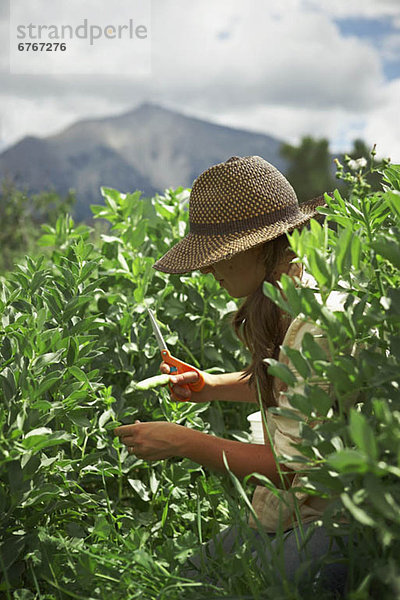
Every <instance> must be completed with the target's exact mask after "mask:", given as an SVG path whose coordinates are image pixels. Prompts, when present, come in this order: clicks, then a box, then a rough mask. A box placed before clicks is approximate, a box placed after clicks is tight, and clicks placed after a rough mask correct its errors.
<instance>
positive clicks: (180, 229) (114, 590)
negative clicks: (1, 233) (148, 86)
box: [0, 165, 400, 600]
mask: <svg viewBox="0 0 400 600" xmlns="http://www.w3.org/2000/svg"><path fill="white" fill-rule="evenodd" d="M384 173H385V182H384V185H385V190H384V191H383V192H379V193H374V194H370V193H369V189H368V186H367V184H366V183H365V181H364V180H363V178H362V176H361V175H360V173H358V172H354V171H353V172H350V171H348V172H347V174H344V175H343V177H345V179H347V180H348V184H349V192H348V196H347V197H346V199H345V200H343V199H342V197H341V196H340V195H339V194H338V193H337V194H336V195H335V198H334V199H333V200H329V201H328V203H329V204H328V208H327V209H325V210H324V212H325V213H326V214H327V224H328V223H329V224H330V227H329V228H328V227H327V226H324V227H321V226H320V225H318V224H317V223H316V222H313V224H312V226H311V229H310V230H304V231H303V232H302V233H301V234H299V233H298V232H295V233H294V234H293V235H292V236H290V239H291V243H292V246H293V248H294V250H295V251H296V253H297V255H298V256H299V257H300V258H301V259H302V260H303V262H304V263H305V265H306V267H307V270H308V271H309V272H310V273H311V274H312V275H313V276H314V277H315V279H316V280H317V282H318V284H319V288H320V290H319V291H320V294H321V298H320V299H317V298H316V292H314V291H312V290H305V289H300V288H295V287H294V285H293V284H292V282H291V280H290V279H288V278H285V277H283V278H282V281H281V285H282V286H283V290H284V292H285V296H286V301H283V300H282V297H281V296H280V295H279V294H278V293H277V290H276V288H273V287H271V286H268V285H266V286H265V293H266V294H267V295H269V296H270V297H271V298H272V299H273V300H275V301H276V302H278V303H279V304H280V305H281V306H282V307H283V308H285V309H286V310H288V311H289V312H290V313H291V314H292V315H293V316H297V315H298V314H300V313H304V314H305V315H307V316H308V317H309V318H310V319H312V320H314V321H315V322H316V323H318V325H319V326H320V327H322V328H323V329H324V330H325V332H326V334H327V337H328V341H329V350H330V357H327V356H325V355H324V354H321V350H320V349H319V346H317V345H316V344H315V343H313V341H312V339H309V338H307V339H305V340H304V343H303V349H302V351H301V352H299V353H295V352H293V353H291V355H290V358H291V360H292V361H293V363H294V364H295V366H296V368H297V370H298V371H299V373H300V374H301V376H302V377H304V378H305V380H306V382H307V386H306V388H305V392H304V395H303V396H300V395H296V396H293V397H292V400H291V401H292V404H293V406H294V407H296V408H298V409H300V410H301V411H302V413H303V414H304V415H306V416H307V415H308V416H312V417H313V419H314V420H315V422H316V423H317V424H316V426H315V427H314V428H313V429H311V428H310V427H309V426H308V425H307V424H306V423H303V436H304V444H303V446H302V452H303V454H305V455H306V456H307V457H308V461H307V462H305V463H304V478H303V485H304V488H305V489H307V490H308V491H309V493H313V494H317V495H321V496H327V495H329V496H331V495H333V496H334V497H335V501H334V502H333V503H332V505H331V509H330V512H329V514H326V516H325V517H324V522H325V525H326V526H327V527H328V528H329V529H330V530H331V532H332V534H335V533H340V532H342V533H347V534H348V535H349V539H350V543H349V546H348V549H347V550H346V553H347V554H346V557H347V560H348V563H349V568H350V578H349V593H348V598H349V599H350V598H351V599H352V600H363V599H367V598H375V597H376V594H377V593H379V597H380V598H394V597H398V596H400V568H399V564H398V556H399V555H400V482H399V476H400V452H399V439H400V391H399V375H398V372H399V358H400V342H399V335H398V334H399V329H400V308H399V307H400V291H399V283H400V248H399V227H400V166H398V165H394V166H391V167H387V166H386V167H385V171H384ZM103 195H104V198H105V203H106V205H105V206H93V207H92V210H93V213H94V215H95V216H96V217H97V218H101V219H105V220H106V221H107V222H108V223H109V225H110V229H109V231H108V232H107V234H103V235H102V236H101V240H100V242H96V243H93V239H92V232H91V230H90V228H89V227H87V226H85V225H79V226H75V224H74V223H73V221H72V219H71V218H70V217H69V216H68V215H63V216H60V217H59V219H58V221H57V224H56V226H55V227H51V226H43V236H42V237H41V239H40V244H41V245H42V246H43V247H45V246H47V247H48V248H50V249H51V252H50V253H49V256H48V257H46V256H45V255H42V256H40V255H39V254H38V255H37V256H35V257H26V260H25V261H24V262H23V263H22V264H20V265H19V266H18V267H17V268H16V269H15V270H14V271H13V272H12V273H9V274H8V275H7V276H6V277H3V278H1V279H2V280H1V283H0V310H1V331H0V335H1V337H0V354H1V365H0V380H1V389H0V393H1V404H0V431H1V433H0V461H1V462H0V464H1V471H0V506H1V554H0V572H1V573H2V579H1V583H0V590H1V594H3V596H4V597H5V598H21V599H24V600H25V599H26V600H28V599H33V598H43V599H45V598H46V599H47V598H49V599H50V598H51V599H53V598H54V599H56V598H57V599H58V598H96V599H97V598H107V599H109V600H114V599H115V600H116V599H119V598H124V599H125V598H138V597H141V598H146V599H147V598H149V599H152V598H160V599H167V598H168V599H174V598H183V597H191V598H196V597H198V598H210V597H215V598H216V597H227V598H228V597H229V598H233V597H235V598H244V597H251V598H293V599H295V598H301V597H303V596H302V595H300V592H299V590H298V589H297V587H296V585H290V584H288V583H287V582H286V583H285V582H283V583H281V582H279V581H278V579H277V578H276V577H275V576H274V573H273V571H269V570H268V569H266V570H265V572H264V573H260V571H259V570H257V569H256V568H255V567H254V566H253V565H252V563H251V560H250V557H246V554H245V549H242V550H238V551H237V553H235V554H232V555H231V556H230V557H229V560H227V557H222V558H221V570H220V577H221V583H220V584H219V585H215V586H212V585H208V584H206V583H200V582H196V581H190V580H188V579H185V578H184V577H182V573H181V567H182V565H183V564H184V562H185V560H186V558H187V556H188V555H190V554H191V553H193V552H196V549H197V548H198V546H199V543H200V542H202V541H204V540H208V539H209V538H210V537H212V536H213V535H214V534H215V533H217V532H218V530H219V529H220V528H221V527H222V526H224V525H226V524H230V523H231V522H232V521H235V522H240V523H242V526H243V530H244V531H245V529H246V519H247V514H248V506H247V503H246V498H248V497H250V496H251V491H252V487H251V485H250V484H248V483H247V484H246V483H245V484H244V487H242V486H241V484H240V483H239V482H238V481H237V480H236V479H235V478H234V477H232V476H230V475H229V474H227V475H225V476H217V475H214V474H212V473H208V472H205V470H204V469H203V468H201V467H200V466H199V465H197V464H195V463H192V462H191V461H189V460H187V459H183V460H181V459H180V460H177V459H173V460H169V461H158V462H153V463H146V462H144V461H142V460H139V459H137V458H136V457H135V456H133V455H132V456H131V455H128V453H127V451H126V449H125V448H124V447H123V446H122V445H120V443H119V441H118V440H117V438H115V437H114V436H113V433H112V430H113V428H114V427H115V425H116V424H119V423H130V422H134V421H135V419H140V420H141V421H148V420H168V421H173V422H176V423H180V424H185V425H187V426H188V427H194V428H198V429H201V430H202V431H208V432H209V433H213V434H216V435H219V436H226V437H234V438H235V439H240V440H243V441H247V440H249V434H248V433H247V431H248V428H247V422H246V415H247V414H249V413H251V412H253V411H254V405H243V404H236V405H234V404H232V405H229V404H224V406H221V405H219V404H218V403H215V404H211V405H198V404H197V405H196V404H190V403H187V404H186V403H173V402H171V401H170V400H169V393H168V391H167V389H166V388H161V389H160V388H158V389H155V390H148V391H140V390H136V389H135V386H134V384H133V382H135V381H140V380H142V379H145V378H147V377H150V376H152V375H156V374H158V372H159V370H158V369H159V364H160V356H159V350H158V347H157V345H156V341H155V339H154V336H153V335H152V330H151V326H150V322H149V319H148V316H147V311H146V308H145V307H146V306H149V307H151V308H153V309H154V310H155V311H156V314H157V316H158V318H159V319H160V321H161V322H162V323H163V324H164V330H163V333H164V337H165V339H166V342H167V343H168V345H169V348H170V350H171V352H172V353H173V354H174V355H176V356H178V357H179V358H181V359H182V360H184V361H186V362H189V363H191V364H193V365H195V366H197V367H199V368H202V369H207V368H214V369H219V370H221V371H236V370H239V369H241V368H243V367H244V366H245V365H246V362H247V360H248V358H249V357H248V354H247V353H246V351H245V350H244V349H243V348H242V347H241V346H240V345H239V343H238V341H237V340H236V338H235V337H234V335H233V332H232V329H231V327H230V324H229V317H230V314H231V313H232V311H234V310H235V309H236V303H235V302H233V301H232V299H231V298H229V297H228V295H227V294H226V292H225V291H224V290H223V289H221V288H220V286H219V285H218V283H217V282H216V281H215V280H214V279H213V278H212V277H211V276H210V277H209V276H203V275H201V274H200V273H198V272H196V273H193V274H191V275H182V276H179V275H171V276H169V275H166V274H164V273H160V272H157V271H154V270H153V269H152V265H153V263H154V261H155V260H156V259H157V258H158V257H159V256H160V255H162V254H163V253H165V252H166V251H167V250H168V249H169V248H170V247H171V245H172V244H173V243H174V242H175V241H176V240H178V239H180V238H181V237H182V236H183V235H184V234H185V232H187V227H188V225H187V217H188V214H187V199H188V192H187V191H186V190H182V189H178V190H176V191H172V190H170V191H168V192H166V195H165V196H164V197H160V196H157V197H155V198H153V199H151V200H149V199H141V198H140V194H139V193H137V192H136V193H134V194H127V195H125V194H121V193H119V192H117V191H115V190H111V189H104V188H103ZM332 290H341V291H342V292H344V293H345V294H347V302H346V305H345V310H344V311H340V312H333V311H331V310H329V309H328V308H327V306H326V301H327V298H328V296H329V294H330V292H331V291H332ZM355 350H356V351H355ZM270 369H271V370H272V372H275V373H276V374H279V376H280V377H281V378H284V379H285V380H287V382H288V383H289V384H290V383H293V376H292V374H291V373H290V372H289V371H285V370H284V369H283V368H282V367H280V366H279V365H273V366H271V367H270ZM327 381H328V382H330V383H331V384H332V386H333V389H334V392H335V399H336V400H335V402H333V400H332V399H331V397H329V396H327V394H326V393H325V392H324V391H323V384H324V382H327ZM266 485H268V482H267V483H266ZM343 516H345V517H346V521H343V519H342V517H343ZM268 586H269V587H268ZM314 591H315V590H314ZM396 594H397V595H398V596H396ZM321 597H322V596H321Z"/></svg>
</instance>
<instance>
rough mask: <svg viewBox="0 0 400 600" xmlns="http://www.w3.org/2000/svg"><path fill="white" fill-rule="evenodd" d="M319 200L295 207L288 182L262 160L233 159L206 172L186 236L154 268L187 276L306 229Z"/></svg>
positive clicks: (197, 184) (196, 188) (193, 198)
mask: <svg viewBox="0 0 400 600" xmlns="http://www.w3.org/2000/svg"><path fill="white" fill-rule="evenodd" d="M324 204H325V201H324V198H323V196H320V197H318V198H314V199H313V200H309V201H308V202H303V203H302V204H300V205H299V202H298V200H297V197H296V194H295V191H294V190H293V188H292V186H291V185H290V183H289V182H288V181H287V179H286V178H285V177H284V176H283V175H282V173H280V172H279V171H278V169H276V168H275V167H274V166H272V165H271V164H270V163H268V162H267V161H266V160H264V159H263V158H261V157H260V156H245V157H243V158H241V157H239V156H232V157H231V158H229V159H228V160H227V161H226V162H222V163H219V164H217V165H214V166H213V167H210V168H209V169H207V170H206V171H204V172H203V173H202V174H201V175H199V177H197V179H196V180H195V181H194V183H193V187H192V191H191V193H190V198H189V223H190V233H188V235H186V236H185V237H184V238H183V239H182V240H181V241H180V242H178V243H177V244H175V246H173V247H172V248H171V249H170V250H169V251H168V252H167V253H166V254H164V256H162V257H161V258H160V259H159V260H158V261H157V262H156V263H155V264H154V265H153V266H154V268H155V269H157V270H159V271H164V272H165V273H188V272H190V271H195V270H197V269H200V268H201V267H207V266H209V265H211V264H212V263H215V262H218V261H220V260H223V259H228V258H231V257H232V256H233V255H235V254H237V253H238V252H243V251H244V250H248V249H249V248H252V247H253V246H257V245H258V244H262V243H263V242H267V241H269V240H273V239H274V238H277V237H278V236H280V235H282V234H283V233H285V232H288V231H291V230H293V229H295V228H296V227H299V226H301V225H304V224H305V223H307V222H308V221H309V220H310V219H311V218H312V217H315V216H316V215H317V214H318V213H317V211H316V207H317V206H321V205H324Z"/></svg>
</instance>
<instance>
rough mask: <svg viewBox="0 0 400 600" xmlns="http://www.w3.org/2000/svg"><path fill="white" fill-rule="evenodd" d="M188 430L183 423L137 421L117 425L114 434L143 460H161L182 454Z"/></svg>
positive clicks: (132, 452)
mask: <svg viewBox="0 0 400 600" xmlns="http://www.w3.org/2000/svg"><path fill="white" fill-rule="evenodd" d="M188 431H189V432H190V430H188V429H187V427H184V426H183V425H177V424H176V423H167V422H166V421H156V422H150V423H141V422H140V421H135V424H134V425H121V427H117V428H116V429H114V434H115V435H117V436H118V437H119V438H120V441H121V442H122V443H123V444H125V446H127V448H128V452H129V454H135V456H137V457H138V458H142V459H143V460H161V459H163V458H171V457H172V456H182V452H183V447H184V441H185V439H186V434H187V432H188Z"/></svg>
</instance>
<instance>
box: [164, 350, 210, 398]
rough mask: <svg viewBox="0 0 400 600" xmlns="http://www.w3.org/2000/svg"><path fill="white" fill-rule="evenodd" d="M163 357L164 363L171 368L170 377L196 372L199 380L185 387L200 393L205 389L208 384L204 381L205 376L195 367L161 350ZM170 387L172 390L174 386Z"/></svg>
mask: <svg viewBox="0 0 400 600" xmlns="http://www.w3.org/2000/svg"><path fill="white" fill-rule="evenodd" d="M161 356H162V358H163V361H164V362H166V363H167V365H169V366H170V367H171V370H170V375H174V374H177V375H179V374H180V373H186V372H187V371H195V372H196V373H197V375H198V376H199V378H198V380H197V381H195V382H194V383H185V384H183V385H184V386H187V387H188V388H190V389H191V390H192V392H200V390H202V389H203V387H204V385H205V383H206V382H205V381H204V377H203V375H202V374H201V373H200V371H198V370H197V369H196V368H195V367H193V366H192V365H188V364H187V363H185V362H183V361H181V360H179V359H178V358H175V357H174V356H171V354H170V353H169V352H168V350H161ZM169 386H170V389H171V388H172V385H171V384H169Z"/></svg>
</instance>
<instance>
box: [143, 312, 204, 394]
mask: <svg viewBox="0 0 400 600" xmlns="http://www.w3.org/2000/svg"><path fill="white" fill-rule="evenodd" d="M147 310H148V313H149V316H150V322H151V326H152V328H153V332H154V335H155V336H156V340H157V344H158V347H159V348H160V352H161V357H162V359H163V361H164V362H165V363H167V365H169V367H170V374H171V375H179V374H180V373H185V372H187V371H195V372H196V373H197V375H198V377H199V378H198V380H197V381H195V382H194V383H187V384H185V386H184V387H188V388H189V389H191V390H192V392H200V390H202V389H203V387H204V384H205V381H204V377H203V375H202V374H201V372H200V371H199V370H198V369H196V368H195V367H193V366H192V365H188V364H187V363H185V362H183V361H182V360H179V359H178V358H175V357H174V356H171V354H170V353H169V350H168V346H167V344H166V343H165V340H164V338H163V336H162V333H161V331H160V328H159V326H158V324H157V321H156V317H155V314H154V312H153V311H152V310H151V309H150V308H147ZM169 387H170V389H171V390H172V384H171V383H170V384H169Z"/></svg>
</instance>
